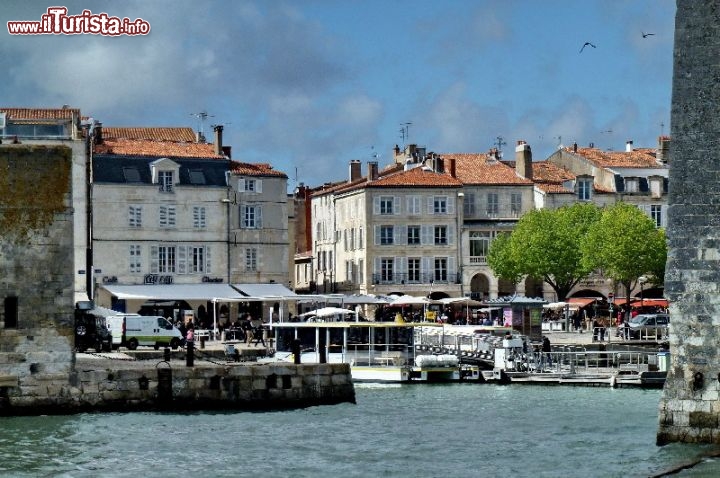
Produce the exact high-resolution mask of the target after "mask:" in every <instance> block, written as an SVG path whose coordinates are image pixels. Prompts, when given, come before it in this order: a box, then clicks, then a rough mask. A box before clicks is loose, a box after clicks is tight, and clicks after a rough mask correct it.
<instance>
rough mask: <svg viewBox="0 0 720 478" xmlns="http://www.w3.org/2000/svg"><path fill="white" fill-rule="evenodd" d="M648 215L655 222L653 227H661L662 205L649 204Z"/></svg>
mask: <svg viewBox="0 0 720 478" xmlns="http://www.w3.org/2000/svg"><path fill="white" fill-rule="evenodd" d="M650 217H651V218H652V220H653V221H654V222H655V227H662V205H661V204H651V205H650Z"/></svg>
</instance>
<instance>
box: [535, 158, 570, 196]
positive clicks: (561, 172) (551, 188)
mask: <svg viewBox="0 0 720 478" xmlns="http://www.w3.org/2000/svg"><path fill="white" fill-rule="evenodd" d="M532 168H533V181H534V182H535V186H537V187H538V188H539V189H541V190H542V191H545V192H546V193H554V194H559V193H572V192H573V191H572V189H568V188H566V187H565V186H563V183H564V182H566V181H572V180H574V179H575V175H574V174H573V173H572V172H570V171H569V170H567V169H565V168H563V167H561V166H558V165H557V164H555V163H551V162H549V161H533V163H532Z"/></svg>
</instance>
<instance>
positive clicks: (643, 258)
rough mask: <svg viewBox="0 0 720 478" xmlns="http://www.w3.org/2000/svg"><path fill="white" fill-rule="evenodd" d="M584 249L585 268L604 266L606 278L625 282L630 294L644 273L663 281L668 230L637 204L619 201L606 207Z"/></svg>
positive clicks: (628, 295)
mask: <svg viewBox="0 0 720 478" xmlns="http://www.w3.org/2000/svg"><path fill="white" fill-rule="evenodd" d="M582 249H583V262H584V264H585V265H586V267H589V268H592V269H601V270H602V271H603V274H604V275H605V276H606V277H609V278H611V279H613V280H614V281H615V282H616V283H618V284H622V285H623V287H624V289H625V293H626V294H625V297H628V298H629V297H630V291H631V290H632V289H634V288H635V287H636V286H637V282H638V278H640V277H641V276H650V279H651V282H655V283H659V282H661V281H662V277H661V275H662V271H664V270H665V262H666V260H667V244H666V240H665V232H664V231H663V230H662V229H657V228H656V227H655V223H654V222H653V220H652V219H650V218H649V217H648V216H647V215H646V214H645V213H644V212H642V211H641V210H640V209H638V208H637V207H636V206H633V205H631V204H627V203H623V202H619V203H616V204H614V205H613V206H610V207H607V208H605V209H604V210H603V212H602V215H601V217H600V220H599V221H597V222H596V223H595V224H594V225H593V226H592V227H591V228H590V230H589V231H588V234H587V237H586V238H585V241H584V243H583V246H582ZM659 276H660V277H659Z"/></svg>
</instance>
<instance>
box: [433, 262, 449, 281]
mask: <svg viewBox="0 0 720 478" xmlns="http://www.w3.org/2000/svg"><path fill="white" fill-rule="evenodd" d="M433 278H434V279H435V280H436V281H438V282H448V259H447V257H435V259H434V261H433Z"/></svg>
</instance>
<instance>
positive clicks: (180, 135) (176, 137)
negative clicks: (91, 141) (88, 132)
mask: <svg viewBox="0 0 720 478" xmlns="http://www.w3.org/2000/svg"><path fill="white" fill-rule="evenodd" d="M102 136H103V139H119V138H124V139H147V140H152V141H178V142H188V143H194V142H195V140H196V138H195V132H194V131H193V129H192V128H172V127H160V128H155V127H133V128H117V127H103V129H102Z"/></svg>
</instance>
